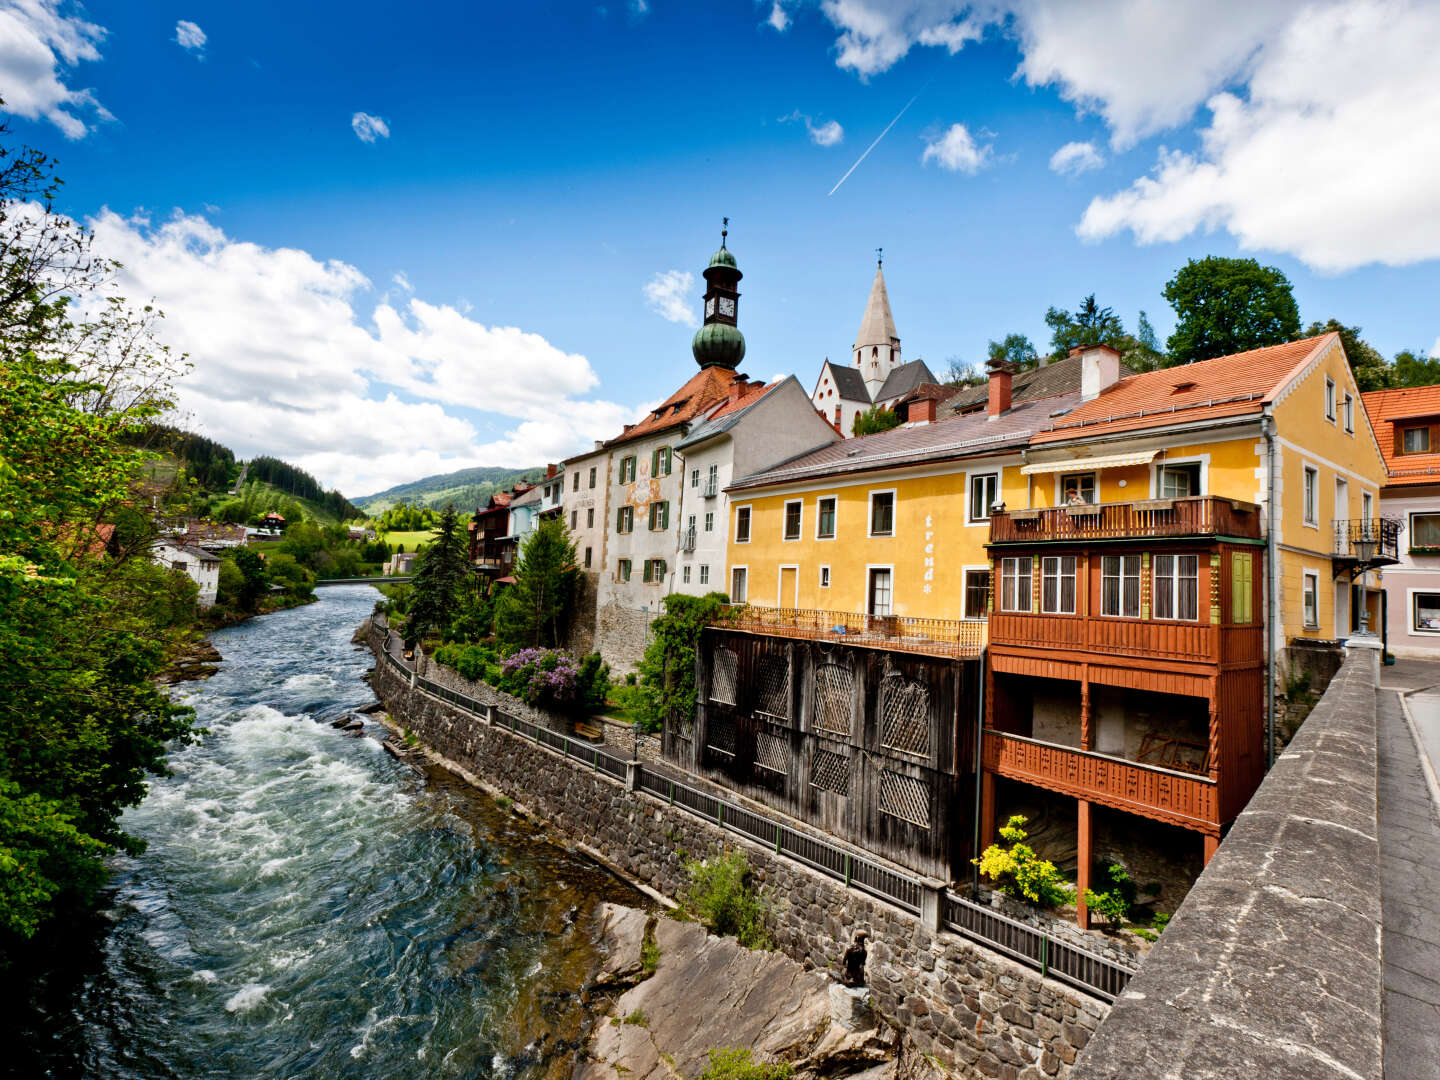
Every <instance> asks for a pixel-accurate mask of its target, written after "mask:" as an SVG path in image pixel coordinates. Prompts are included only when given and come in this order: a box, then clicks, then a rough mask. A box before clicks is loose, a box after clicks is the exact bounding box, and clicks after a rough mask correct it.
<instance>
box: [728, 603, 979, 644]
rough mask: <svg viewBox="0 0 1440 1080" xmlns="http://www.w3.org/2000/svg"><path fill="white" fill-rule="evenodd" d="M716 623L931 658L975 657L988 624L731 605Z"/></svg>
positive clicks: (742, 628)
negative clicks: (917, 654)
mask: <svg viewBox="0 0 1440 1080" xmlns="http://www.w3.org/2000/svg"><path fill="white" fill-rule="evenodd" d="M715 625H717V626H725V627H730V628H732V629H735V630H744V631H747V632H748V633H752V634H768V635H771V636H773V637H788V638H805V639H807V640H811V641H830V642H835V643H843V644H848V645H867V646H869V647H871V648H876V649H893V650H895V651H896V652H909V653H923V654H925V655H927V656H956V657H975V656H979V655H980V649H981V647H982V646H984V644H985V624H984V623H983V622H978V621H961V620H959V619H921V618H916V617H914V616H911V615H863V614H857V613H855V612H853V611H825V610H822V609H815V608H771V607H762V606H760V605H758V604H745V605H740V606H736V607H732V608H730V609H729V611H728V612H726V613H725V614H723V615H721V616H719V617H718V618H717V619H716V621H715Z"/></svg>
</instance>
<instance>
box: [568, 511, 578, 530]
mask: <svg viewBox="0 0 1440 1080" xmlns="http://www.w3.org/2000/svg"><path fill="white" fill-rule="evenodd" d="M579 527H580V511H579V510H571V511H570V531H571V532H574V531H575V530H576V529H578V528H579Z"/></svg>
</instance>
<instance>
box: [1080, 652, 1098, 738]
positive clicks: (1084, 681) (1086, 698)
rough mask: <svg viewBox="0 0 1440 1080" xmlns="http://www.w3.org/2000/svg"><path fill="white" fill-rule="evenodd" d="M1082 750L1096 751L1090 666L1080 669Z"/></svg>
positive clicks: (1083, 666) (1085, 665) (1086, 665)
mask: <svg viewBox="0 0 1440 1080" xmlns="http://www.w3.org/2000/svg"><path fill="white" fill-rule="evenodd" d="M1080 749H1081V750H1094V749H1095V724H1094V719H1093V717H1092V716H1091V711H1090V665H1089V664H1084V665H1082V666H1081V668H1080Z"/></svg>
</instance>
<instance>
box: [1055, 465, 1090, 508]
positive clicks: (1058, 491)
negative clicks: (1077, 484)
mask: <svg viewBox="0 0 1440 1080" xmlns="http://www.w3.org/2000/svg"><path fill="white" fill-rule="evenodd" d="M1069 476H1090V477H1094V479H1095V502H1094V503H1091V504H1088V505H1092V506H1093V505H1096V504H1098V503H1099V502H1100V474H1099V473H1098V472H1096V471H1095V470H1094V469H1091V470H1089V471H1084V472H1073V473H1058V472H1057V473H1056V474H1055V501H1054V502H1053V503H1052V504H1051V505H1052V506H1065V505H1067V504H1066V502H1065V478H1066V477H1069Z"/></svg>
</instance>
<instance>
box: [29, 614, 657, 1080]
mask: <svg viewBox="0 0 1440 1080" xmlns="http://www.w3.org/2000/svg"><path fill="white" fill-rule="evenodd" d="M318 595H319V597H320V599H319V600H318V601H317V602H315V603H313V604H310V605H308V606H305V607H301V608H296V609H292V610H290V611H284V612H278V613H276V614H273V615H268V616H264V617H262V618H259V619H254V620H252V621H250V622H248V623H244V624H241V625H239V626H235V627H231V628H229V629H226V630H223V631H220V632H219V633H216V634H215V635H213V637H212V640H213V641H214V643H215V645H216V647H217V648H218V649H219V650H220V652H221V654H222V655H223V656H224V662H223V664H222V665H221V669H220V672H219V673H218V674H217V675H215V676H214V677H213V678H211V679H210V680H208V681H207V682H204V683H198V684H192V685H191V686H190V687H189V688H186V689H181V690H179V691H178V693H179V694H180V696H181V697H182V698H184V699H185V700H186V701H187V702H188V703H189V704H191V705H193V706H194V708H195V710H196V713H197V717H198V722H199V723H200V725H201V726H203V727H205V728H207V729H208V734H206V735H205V736H204V737H203V738H202V739H201V740H200V741H199V742H198V743H196V744H195V745H193V746H189V747H185V748H183V749H181V750H178V751H176V752H174V753H172V755H171V766H172V768H173V770H174V775H173V776H171V777H167V778H163V779H157V780H154V781H153V782H152V784H151V788H150V792H149V795H148V796H147V798H146V799H145V801H144V802H143V803H142V804H141V805H140V806H139V807H137V808H135V809H133V810H131V811H130V812H128V813H127V814H126V816H125V827H126V829H127V830H128V831H130V832H131V833H133V834H134V835H136V836H139V837H142V838H144V839H145V840H146V841H147V842H148V845H149V846H148V848H147V850H146V851H145V853H144V854H143V855H141V856H139V857H138V858H133V859H132V858H120V859H116V860H115V861H114V879H113V882H112V885H111V888H110V889H109V890H108V891H107V894H106V897H105V911H104V912H103V913H102V918H101V919H99V920H97V923H98V927H97V928H94V929H91V930H88V931H77V934H76V941H75V942H74V943H73V952H74V955H73V956H70V955H67V956H65V957H64V958H63V961H61V962H60V963H59V964H58V966H57V969H56V970H55V971H53V972H52V973H51V975H50V977H49V978H48V980H47V989H46V991H45V993H44V995H43V996H42V998H41V999H40V1000H37V1001H33V1002H32V1003H31V1006H30V1009H29V1010H28V1011H27V1012H26V1015H24V1016H23V1017H22V1021H23V1026H24V1027H25V1028H27V1029H28V1030H27V1031H26V1033H25V1036H26V1037H23V1038H22V1040H21V1046H20V1047H19V1051H20V1052H19V1053H18V1055H14V1054H12V1055H11V1056H10V1057H9V1060H7V1061H6V1062H5V1064H4V1067H6V1068H8V1069H11V1070H15V1069H17V1068H18V1069H19V1070H20V1072H21V1073H23V1074H25V1075H51V1076H85V1077H95V1078H102V1077H103V1078H106V1080H110V1078H128V1077H136V1078H139V1077H145V1078H152V1077H177V1078H180V1077H184V1078H191V1077H207V1078H227V1077H385V1078H387V1080H400V1078H404V1077H444V1076H460V1077H487V1078H488V1077H497V1078H503V1080H512V1078H513V1080H530V1078H538V1077H559V1076H564V1075H567V1074H568V1072H569V1064H570V1062H571V1060H572V1059H573V1056H574V1051H575V1048H576V1046H577V1045H578V1040H579V1039H580V1037H581V1035H582V1033H583V1030H582V1029H583V1024H584V1021H585V1015H586V1010H585V1008H584V1006H583V1005H582V1004H581V1001H580V998H579V995H578V990H579V987H580V985H581V984H582V982H583V981H584V978H585V976H586V974H587V972H588V971H589V970H590V968H591V965H592V963H593V961H594V952H593V945H592V941H593V932H594V927H593V918H594V909H595V907H596V904H597V902H598V901H599V900H601V899H610V900H616V901H619V902H630V903H638V902H640V898H639V897H638V895H637V894H636V893H634V892H632V891H631V890H630V889H628V888H627V887H625V886H623V885H622V884H621V883H619V882H618V881H616V880H615V879H613V878H612V877H610V876H609V875H608V874H606V873H605V872H604V871H603V870H601V869H600V868H599V867H597V866H596V865H595V864H594V863H592V862H590V861H588V860H586V859H585V858H584V857H583V856H580V855H578V854H575V853H572V852H569V851H566V850H564V849H563V848H561V847H558V846H555V845H553V844H550V843H547V842H546V841H545V840H544V839H543V838H542V836H541V834H540V832H539V830H537V829H536V827H535V826H534V825H532V824H530V823H526V822H523V821H520V820H518V819H517V818H516V817H515V816H514V815H513V814H511V813H510V812H508V811H507V810H505V809H504V808H502V807H499V806H497V805H496V804H495V803H494V802H493V801H492V800H490V799H489V798H487V797H485V796H483V795H481V794H479V793H477V792H475V791H474V790H473V789H471V788H469V787H467V786H465V785H464V784H462V783H460V782H458V781H456V780H454V779H452V778H450V777H449V776H448V775H447V774H444V773H442V772H439V771H435V770H424V771H422V770H420V769H417V768H416V767H415V766H413V765H410V764H405V763H401V762H398V761H396V760H394V759H393V758H391V757H390V755H388V754H387V753H385V752H384V750H383V749H382V748H381V746H380V744H379V743H378V742H377V741H376V739H374V738H368V737H364V738H357V737H354V736H351V735H346V734H344V733H342V732H340V731H337V730H336V729H334V728H332V727H331V726H330V724H329V721H330V720H332V719H335V718H336V717H338V716H341V715H343V714H345V713H346V712H348V711H350V710H353V709H357V708H360V707H363V706H365V705H367V704H370V703H371V702H373V701H374V697H373V695H372V694H371V692H370V689H369V686H368V684H367V683H366V682H365V681H363V679H362V676H363V675H364V673H365V672H366V671H367V670H368V669H369V668H370V667H371V666H372V658H371V655H370V653H369V652H368V651H366V650H363V649H359V648H357V647H356V646H355V645H353V644H352V643H351V635H352V634H353V632H354V630H355V628H356V626H357V625H358V624H359V623H360V621H361V620H362V619H363V618H364V617H365V616H366V615H367V614H368V613H369V610H370V608H371V606H372V605H373V603H374V601H375V599H376V597H377V595H378V594H377V593H376V592H375V591H374V590H373V589H372V588H370V587H369V586H363V585H361V586H337V587H333V588H326V589H322V590H320V591H319V593H318ZM372 731H373V732H374V733H375V734H377V735H378V734H383V732H382V731H381V729H380V728H379V726H378V725H374V726H373V727H372ZM12 1015H13V1014H12ZM12 1045H13V1044H12Z"/></svg>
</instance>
